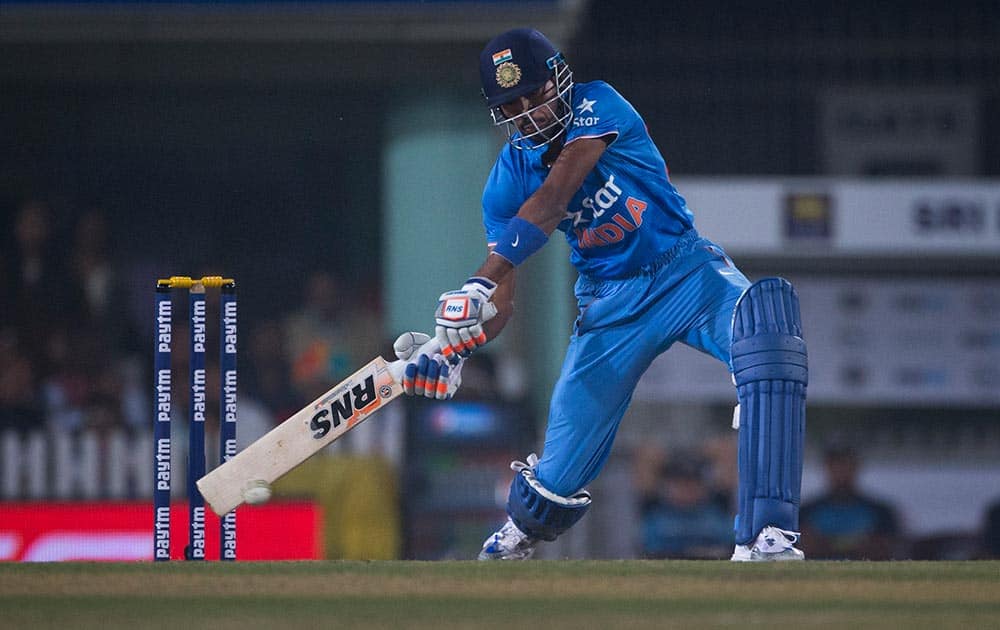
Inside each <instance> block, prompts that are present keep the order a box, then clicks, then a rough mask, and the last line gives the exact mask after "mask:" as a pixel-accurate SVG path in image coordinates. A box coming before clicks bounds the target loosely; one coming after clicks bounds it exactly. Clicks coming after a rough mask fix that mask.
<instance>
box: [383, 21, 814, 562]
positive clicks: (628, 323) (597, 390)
mask: <svg viewBox="0 0 1000 630" xmlns="http://www.w3.org/2000/svg"><path fill="white" fill-rule="evenodd" d="M479 72H480V77H481V80H482V88H483V95H484V96H485V97H486V104H487V106H488V107H489V111H490V113H491V114H492V117H493V122H494V124H495V125H496V126H499V127H503V128H505V130H506V132H507V136H508V143H507V144H506V145H505V146H504V148H503V149H502V150H501V151H500V155H499V157H498V158H497V161H496V164H495V165H494V166H493V170H492V171H491V172H490V175H489V179H488V181H487V183H486V187H485V190H484V192H483V202H482V205H483V224H484V226H485V230H486V241H487V246H488V251H489V253H488V255H487V256H486V260H485V262H483V264H482V266H480V267H479V269H477V270H476V271H475V273H473V274H472V275H471V276H470V277H469V279H468V280H466V282H465V284H463V285H462V287H461V288H459V289H457V290H454V291H448V292H446V293H444V294H443V295H441V297H440V301H439V303H438V307H437V311H436V313H435V323H436V327H435V336H436V337H437V340H438V342H439V343H440V346H441V353H440V354H439V355H437V356H436V357H433V358H428V357H426V356H424V357H421V358H420V359H419V360H415V361H413V362H411V363H409V364H408V365H407V366H406V372H405V378H404V390H405V391H406V393H408V394H416V395H424V396H429V397H439V398H444V397H449V396H450V395H451V393H453V392H454V390H455V388H456V387H457V385H458V383H459V379H458V376H459V375H460V369H461V364H462V362H463V361H464V360H465V358H466V357H468V356H469V354H470V353H471V352H473V351H474V350H476V349H477V348H479V347H480V346H482V345H483V344H485V343H487V342H488V341H489V340H490V339H492V338H494V337H496V336H497V335H498V334H499V333H500V331H501V330H502V329H503V327H504V325H505V324H506V323H507V321H508V319H509V318H510V316H511V314H512V312H513V298H514V285H515V278H516V275H517V268H518V267H519V266H520V265H521V263H523V262H524V261H525V260H526V259H527V258H528V257H529V256H531V255H532V254H533V253H535V252H536V251H538V250H539V249H540V248H542V247H543V246H544V245H545V243H546V242H547V241H548V239H549V237H550V236H551V235H552V233H553V232H554V231H555V230H559V231H560V232H562V233H563V235H564V236H565V238H566V240H567V241H568V243H569V245H570V247H571V249H572V254H571V259H572V263H573V265H574V266H575V267H576V268H577V270H578V271H579V278H578V280H577V282H576V287H575V293H576V298H577V302H578V305H579V314H578V316H577V318H576V322H575V323H574V326H573V334H572V337H571V339H570V343H569V348H568V349H567V351H566V357H565V360H564V362H563V366H562V371H561V374H560V376H559V380H558V382H557V383H556V386H555V390H554V391H553V392H552V398H551V404H550V408H549V417H548V424H547V427H546V432H545V445H544V450H543V451H542V456H541V458H538V457H536V456H535V455H534V454H532V455H530V456H528V457H527V458H526V461H525V462H514V463H512V464H511V467H512V468H513V469H514V470H515V471H516V472H517V474H516V475H515V476H514V480H513V482H512V484H511V487H510V494H509V498H508V500H507V514H508V520H507V522H506V523H504V525H503V526H502V527H501V528H500V529H499V530H498V531H497V532H495V533H494V534H492V535H491V536H490V537H489V538H488V539H487V540H486V542H485V543H484V544H483V549H482V552H481V553H480V554H479V558H480V559H481V560H520V559H527V558H530V557H531V556H532V554H533V553H534V550H535V546H536V544H537V542H538V541H542V540H545V541H551V540H555V539H556V537H558V536H559V535H560V534H562V533H563V532H565V531H566V530H568V529H569V528H570V527H572V526H573V524H574V523H576V522H577V521H579V520H580V518H582V517H583V515H584V514H585V513H586V512H587V509H588V508H589V507H590V504H591V496H590V494H589V493H588V492H587V491H586V489H585V488H586V486H587V484H588V483H590V482H591V481H593V480H594V479H595V478H596V477H597V475H598V474H599V473H600V471H601V468H602V467H603V466H604V463H605V461H606V460H607V458H608V454H609V452H610V450H611V445H612V443H613V442H614V438H615V433H616V432H617V430H618V424H619V422H621V419H622V416H623V414H624V413H625V410H626V409H627V408H628V405H629V402H630V401H631V398H632V393H633V391H634V389H635V386H636V383H637V382H638V381H639V378H640V377H641V376H642V374H643V372H645V371H646V368H648V367H649V364H650V363H651V362H652V361H653V359H655V358H656V357H657V356H658V355H659V354H661V353H663V352H665V351H666V350H667V349H668V348H670V346H671V345H673V344H674V343H675V342H678V341H679V342H681V343H685V344H687V345H689V346H692V347H694V348H697V349H698V350H701V351H702V352H705V353H707V354H709V355H711V356H713V357H715V358H717V359H718V360H719V361H722V362H724V363H725V364H726V365H727V366H728V367H729V369H730V371H731V372H732V375H733V382H734V383H735V385H736V390H737V400H738V403H739V406H738V412H737V414H735V415H734V424H736V422H737V421H738V429H739V456H738V459H739V486H738V514H737V515H736V519H735V526H734V529H735V542H736V547H735V551H734V553H733V556H732V560H736V561H764V560H802V559H803V557H804V556H803V553H802V552H801V551H800V550H799V549H797V548H796V547H795V546H794V545H795V543H796V542H797V541H798V537H799V534H798V529H799V493H800V486H801V477H802V446H803V432H804V428H805V398H806V384H807V381H808V367H807V360H806V346H805V342H804V341H803V339H802V329H801V323H800V317H799V305H798V298H797V296H796V293H795V290H794V289H793V287H792V285H791V284H790V283H789V282H787V281H786V280H783V279H781V278H765V279H762V280H758V281H757V282H753V283H751V282H750V281H749V280H747V278H746V277H745V276H744V275H743V274H742V273H741V272H740V271H739V270H738V269H737V268H736V267H735V265H734V264H733V262H732V260H731V259H730V258H729V257H728V256H727V255H726V253H725V252H724V251H723V250H722V248H721V247H719V246H718V245H716V244H714V243H712V242H711V241H709V240H707V239H705V238H703V237H701V236H700V235H699V234H698V232H697V231H696V230H695V227H694V217H693V215H692V212H691V210H690V209H689V208H688V207H687V205H686V203H685V201H684V198H683V197H681V195H680V194H679V193H678V192H677V189H675V188H674V186H673V185H672V184H671V183H670V178H669V175H668V172H667V168H666V164H665V163H664V160H663V157H662V156H661V155H660V152H659V150H658V149H657V148H656V146H655V145H654V144H653V141H652V139H651V138H650V136H649V133H648V132H647V130H646V125H645V123H644V122H643V120H642V118H641V117H640V116H639V114H638V113H637V112H636V111H635V109H633V108H632V106H631V105H630V104H629V103H628V101H626V100H625V99H624V98H623V97H622V96H621V95H620V94H619V93H618V92H617V91H615V89H614V88H612V87H611V86H610V85H608V84H607V83H604V82H602V81H593V82H590V83H574V82H573V73H572V72H571V71H570V68H569V65H568V64H567V62H566V60H565V58H564V57H563V55H562V54H561V53H560V52H559V51H557V50H556V48H555V47H554V46H553V45H552V43H551V42H550V41H549V40H548V39H547V38H546V37H545V36H544V35H542V34H541V33H539V32H538V31H536V30H532V29H528V28H519V29H515V30H511V31H508V32H506V33H503V34H501V35H499V36H498V37H496V38H495V39H493V40H492V41H491V42H490V43H489V44H487V45H486V48H485V49H484V50H483V52H482V54H481V55H480V59H479ZM740 210H741V209H740V208H733V211H734V214H735V213H738V212H739V211H740ZM540 308H545V304H537V305H533V306H532V309H533V310H537V309H540ZM426 340H427V336H426V335H419V334H416V333H406V334H404V335H403V336H402V337H400V339H399V340H397V344H396V350H397V355H398V356H399V357H400V358H401V359H407V360H408V359H409V356H411V354H412V351H413V348H415V347H416V346H417V345H419V343H421V342H422V341H426Z"/></svg>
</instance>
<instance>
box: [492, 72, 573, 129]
mask: <svg viewBox="0 0 1000 630" xmlns="http://www.w3.org/2000/svg"><path fill="white" fill-rule="evenodd" d="M555 97H556V85H555V83H554V82H553V81H547V82H546V83H545V85H543V86H542V87H540V88H538V89H537V90H535V91H534V92H531V93H529V94H526V95H525V96H521V97H518V98H517V99H515V100H513V101H511V102H509V103H504V104H503V105H501V106H500V111H501V112H502V113H503V115H504V116H506V117H507V118H508V119H513V120H514V124H515V126H516V127H517V130H518V131H519V132H520V133H521V135H522V136H523V137H529V136H531V137H539V136H541V137H542V138H543V139H545V140H551V139H552V138H553V137H555V136H556V135H558V134H559V133H560V132H561V131H562V127H561V126H559V125H557V124H556V122H557V121H558V120H559V116H560V112H558V111H555V110H554V109H553V107H555V105H554V103H553V101H554V99H555ZM522 114H525V115H522Z"/></svg>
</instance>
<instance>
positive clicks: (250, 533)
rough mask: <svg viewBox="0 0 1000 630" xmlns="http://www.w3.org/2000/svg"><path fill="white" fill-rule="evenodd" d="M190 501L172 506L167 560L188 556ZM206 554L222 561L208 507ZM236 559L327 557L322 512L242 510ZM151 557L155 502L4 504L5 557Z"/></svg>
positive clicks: (0, 546) (0, 520) (281, 505)
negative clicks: (186, 547) (323, 536)
mask: <svg viewBox="0 0 1000 630" xmlns="http://www.w3.org/2000/svg"><path fill="white" fill-rule="evenodd" d="M187 511H188V506H187V503H186V502H175V503H174V504H173V505H172V506H171V510H170V512H171V519H170V533H171V539H172V540H171V548H170V557H171V559H174V560H182V559H183V558H184V547H185V545H187V538H188V522H187ZM206 512H207V515H206V518H205V521H206V528H205V529H206V531H205V536H206V540H205V543H206V554H205V555H206V558H207V559H209V560H217V559H218V558H219V518H218V517H217V516H215V514H214V513H212V512H211V510H206ZM236 513H237V523H238V524H239V528H238V536H237V542H236V557H237V559H239V560H316V559H319V558H321V557H322V556H323V549H322V537H321V532H322V511H321V508H320V507H319V506H318V505H316V504H314V503H311V502H305V501H296V502H273V503H269V504H268V505H261V506H254V507H249V506H245V507H241V508H239V509H238V510H237V511H236ZM152 559H153V505H152V503H151V502H142V501H131V502H80V503H76V502H74V503H54V502H37V503H0V561H23V562H60V561H130V560H152Z"/></svg>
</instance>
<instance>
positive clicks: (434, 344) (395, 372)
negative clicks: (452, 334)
mask: <svg viewBox="0 0 1000 630" xmlns="http://www.w3.org/2000/svg"><path fill="white" fill-rule="evenodd" d="M439 352H441V346H440V344H438V340H437V339H436V338H435V337H431V339H430V341H428V342H427V343H425V344H424V345H422V346H420V347H419V348H417V351H416V352H414V353H413V356H411V357H410V358H409V359H397V360H396V361H393V362H391V363H390V364H389V374H390V376H392V379H393V380H394V381H396V382H397V383H402V382H403V371H404V370H405V369H406V364H407V363H413V362H414V361H416V360H417V359H419V358H420V356H421V355H424V354H426V355H427V356H434V355H435V354H437V353H439Z"/></svg>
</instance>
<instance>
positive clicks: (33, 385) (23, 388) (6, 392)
mask: <svg viewBox="0 0 1000 630" xmlns="http://www.w3.org/2000/svg"><path fill="white" fill-rule="evenodd" d="M14 352H15V354H5V356H4V357H3V358H2V363H0V367H2V369H0V431H2V430H4V429H14V430H17V431H21V432H25V431H30V430H32V429H36V428H42V427H43V426H44V424H45V418H44V416H43V414H42V409H41V406H40V405H39V404H38V397H37V395H36V393H37V391H38V388H37V382H36V380H37V379H36V374H35V372H36V369H35V366H34V365H33V364H32V362H31V359H30V358H28V357H27V356H25V355H24V354H21V353H17V352H16V349H15V350H14Z"/></svg>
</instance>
